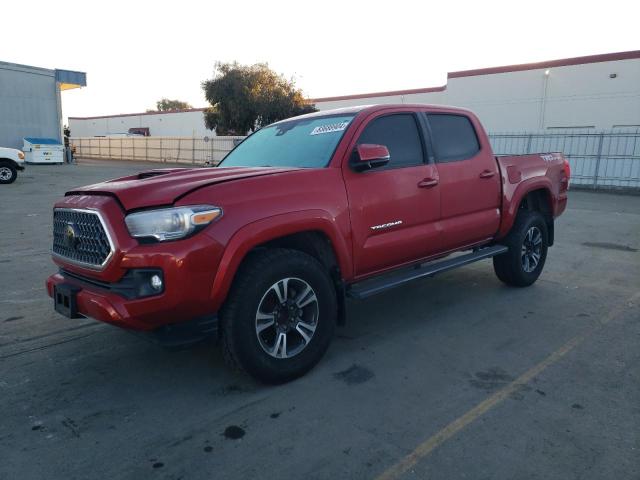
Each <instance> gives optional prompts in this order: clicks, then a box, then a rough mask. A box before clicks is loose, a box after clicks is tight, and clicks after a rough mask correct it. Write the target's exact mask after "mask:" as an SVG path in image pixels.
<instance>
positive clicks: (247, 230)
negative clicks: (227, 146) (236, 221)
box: [211, 210, 352, 311]
mask: <svg viewBox="0 0 640 480" xmlns="http://www.w3.org/2000/svg"><path fill="white" fill-rule="evenodd" d="M305 231H319V232H322V233H324V234H325V235H326V236H327V237H328V238H329V240H330V241H331V244H332V247H333V250H334V252H335V255H336V260H337V262H338V266H339V267H340V271H341V272H342V276H343V278H351V277H352V266H351V262H350V261H349V248H348V246H347V242H346V241H345V237H344V234H342V233H341V232H340V231H339V230H338V227H337V225H336V223H335V220H334V219H333V218H332V217H331V215H330V214H329V213H328V212H326V211H324V210H303V211H299V212H292V213H286V214H282V215H276V216H273V217H269V218H265V219H262V220H258V221H256V222H253V223H250V224H249V225H246V226H244V227H243V228H241V229H240V230H238V231H237V232H236V233H235V234H234V235H233V237H231V240H229V243H228V244H227V246H226V248H225V251H224V254H223V255H222V260H221V261H220V265H219V267H218V272H217V273H216V277H215V280H214V282H213V287H212V289H211V299H212V301H213V303H214V305H213V306H214V311H215V310H219V309H220V307H221V306H222V304H223V303H224V300H225V298H226V297H227V294H228V293H229V289H230V288H231V284H232V282H233V279H234V277H235V275H236V272H237V271H238V267H239V266H240V264H241V263H242V260H244V258H245V257H246V255H247V254H248V253H249V252H250V251H251V250H252V249H253V248H255V247H257V246H258V245H262V244H264V243H266V242H268V241H271V240H275V239H277V238H280V237H284V236H286V235H292V234H294V233H300V232H305Z"/></svg>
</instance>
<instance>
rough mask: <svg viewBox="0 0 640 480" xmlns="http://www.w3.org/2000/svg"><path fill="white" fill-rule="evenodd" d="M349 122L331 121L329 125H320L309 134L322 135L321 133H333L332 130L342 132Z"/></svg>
mask: <svg viewBox="0 0 640 480" xmlns="http://www.w3.org/2000/svg"><path fill="white" fill-rule="evenodd" d="M348 125H349V122H340V123H330V124H328V125H318V126H317V127H316V128H314V129H313V130H311V133H310V134H309V135H320V134H321V133H332V132H341V131H342V130H344V129H345V128H347V126H348Z"/></svg>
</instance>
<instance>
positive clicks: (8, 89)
mask: <svg viewBox="0 0 640 480" xmlns="http://www.w3.org/2000/svg"><path fill="white" fill-rule="evenodd" d="M86 85H87V74H86V73H84V72H74V71H71V70H60V69H55V70H51V69H48V68H40V67H32V66H29V65H19V64H16V63H8V62H0V147H10V148H22V147H23V139H24V138H25V137H40V138H43V137H44V138H48V139H53V140H56V141H57V142H62V107H61V102H62V100H61V94H60V92H61V91H64V90H70V89H72V88H80V87H84V86H86Z"/></svg>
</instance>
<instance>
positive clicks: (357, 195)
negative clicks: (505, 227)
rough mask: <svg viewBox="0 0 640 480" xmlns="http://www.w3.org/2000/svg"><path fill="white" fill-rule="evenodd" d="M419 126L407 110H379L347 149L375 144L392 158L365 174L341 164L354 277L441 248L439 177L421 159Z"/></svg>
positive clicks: (357, 133)
mask: <svg viewBox="0 0 640 480" xmlns="http://www.w3.org/2000/svg"><path fill="white" fill-rule="evenodd" d="M420 122H421V120H420V119H419V118H418V115H417V114H416V113H415V112H413V111H410V110H408V109H406V110H402V109H399V110H398V111H392V112H389V111H385V112H382V113H380V112H378V113H375V114H372V115H371V116H370V117H369V118H368V119H367V120H366V121H365V122H363V124H362V125H361V126H360V127H359V128H358V131H357V132H356V133H355V135H354V140H353V142H352V145H351V146H350V150H349V151H353V149H354V148H355V146H356V145H357V144H362V143H369V144H379V145H385V146H386V147H387V148H388V149H389V153H390V156H391V157H390V161H389V163H388V165H386V166H384V167H379V168H376V169H372V170H368V171H365V172H356V171H354V170H353V169H352V168H351V167H350V165H349V162H344V164H343V174H344V179H345V185H346V188H347V195H348V197H349V208H350V211H351V225H352V232H353V257H354V269H355V272H356V276H363V275H367V274H371V273H374V272H377V271H380V270H384V269H386V268H389V267H394V266H398V265H400V264H403V263H406V262H411V261H415V260H417V259H420V258H422V257H425V256H427V255H430V254H432V253H434V252H437V251H438V249H439V247H440V233H439V230H438V226H437V222H438V220H439V217H440V188H439V185H438V173H437V170H436V168H435V165H434V164H429V163H428V162H427V160H426V159H427V158H428V156H427V155H426V150H425V143H424V137H423V134H422V129H421V123H420Z"/></svg>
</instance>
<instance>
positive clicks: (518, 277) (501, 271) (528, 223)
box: [493, 210, 548, 287]
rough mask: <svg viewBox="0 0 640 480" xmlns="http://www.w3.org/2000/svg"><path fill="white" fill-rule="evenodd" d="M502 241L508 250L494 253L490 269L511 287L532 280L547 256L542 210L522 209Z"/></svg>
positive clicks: (526, 285) (545, 231) (537, 275)
mask: <svg viewBox="0 0 640 480" xmlns="http://www.w3.org/2000/svg"><path fill="white" fill-rule="evenodd" d="M503 243H504V244H505V245H506V246H508V247H509V251H508V252H506V253H503V254H502V255H498V256H495V257H493V269H494V271H495V272H496V275H497V276H498V278H499V279H500V280H501V281H503V282H504V283H506V284H507V285H512V286H514V287H528V286H529V285H531V284H533V283H534V282H535V281H536V280H537V279H538V277H539V276H540V274H541V273H542V269H543V267H544V262H545V260H546V258H547V248H548V235H547V224H546V222H545V219H544V217H543V216H542V214H540V213H539V212H530V211H526V210H523V211H521V212H520V213H519V214H518V217H517V218H516V221H515V223H514V225H513V227H512V228H511V231H510V232H509V234H508V235H507V236H506V238H505V239H504V241H503Z"/></svg>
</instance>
